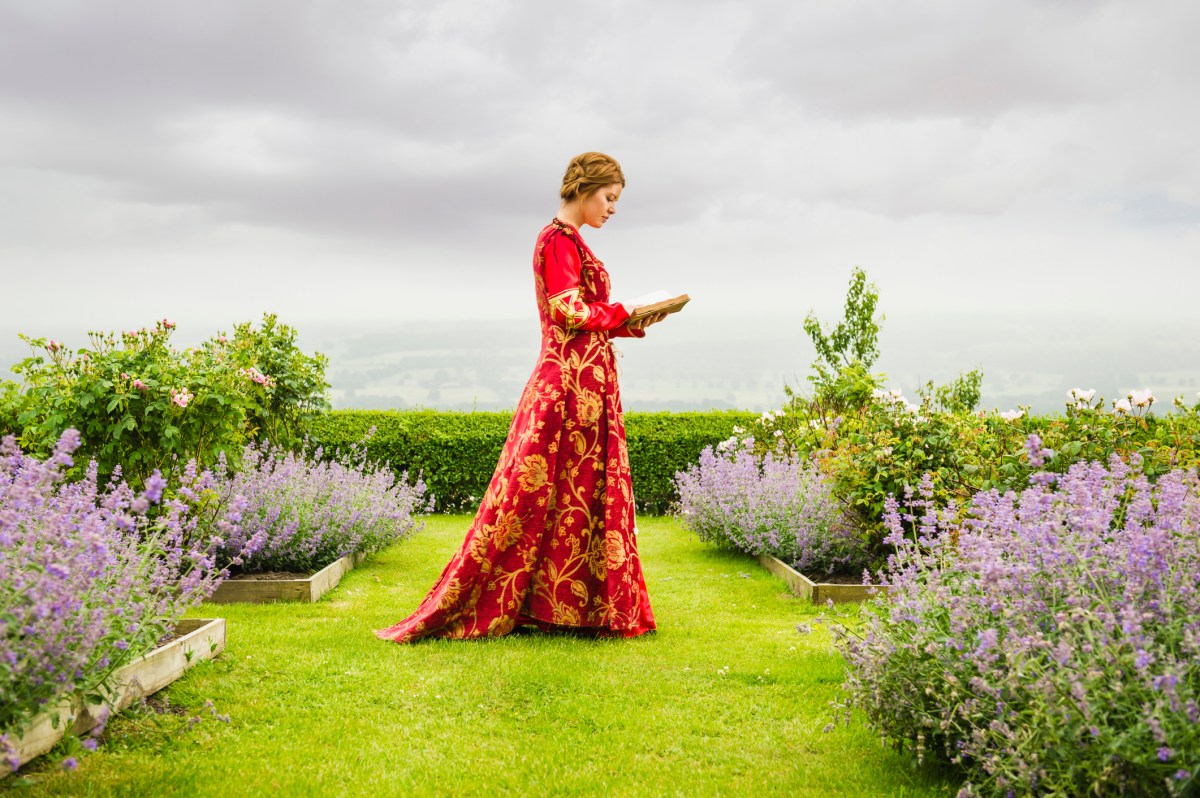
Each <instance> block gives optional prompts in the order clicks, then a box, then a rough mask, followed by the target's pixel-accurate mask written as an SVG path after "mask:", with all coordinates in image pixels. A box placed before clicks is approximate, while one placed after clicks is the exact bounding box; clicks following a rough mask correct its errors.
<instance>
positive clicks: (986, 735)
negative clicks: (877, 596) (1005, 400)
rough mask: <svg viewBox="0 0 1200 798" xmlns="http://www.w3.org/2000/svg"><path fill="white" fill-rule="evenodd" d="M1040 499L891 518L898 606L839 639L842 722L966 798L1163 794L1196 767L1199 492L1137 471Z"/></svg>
mask: <svg viewBox="0 0 1200 798" xmlns="http://www.w3.org/2000/svg"><path fill="white" fill-rule="evenodd" d="M1029 455H1030V462H1031V463H1032V464H1033V465H1034V466H1035V467H1040V465H1042V464H1044V458H1045V457H1046V453H1045V451H1044V450H1043V449H1042V448H1041V444H1040V441H1038V440H1036V436H1030V441H1029ZM1031 482H1032V484H1031V485H1030V487H1028V488H1027V489H1026V490H1025V491H1024V492H1022V493H1020V494H1016V493H1005V494H1001V493H999V492H997V491H994V490H993V491H986V492H982V493H979V494H977V495H976V496H975V497H974V499H973V501H972V503H971V505H970V507H969V508H967V512H966V513H965V515H964V514H963V513H956V512H948V511H943V510H941V509H939V508H936V507H934V506H933V504H932V502H931V501H930V500H929V499H928V498H921V497H916V496H910V497H909V501H910V504H911V507H910V508H909V509H908V511H907V512H905V511H903V510H902V508H901V506H900V504H899V503H898V502H896V501H895V500H893V501H891V502H889V503H888V505H887V512H886V514H885V519H884V520H885V524H886V526H887V527H888V529H889V532H890V534H889V536H888V538H887V540H888V542H889V544H890V545H892V546H894V547H895V550H894V553H893V555H892V556H891V558H890V560H889V563H888V568H887V570H886V571H885V572H884V573H883V574H881V578H882V579H883V581H884V582H885V583H886V584H889V585H890V586H891V587H892V591H891V596H890V600H888V601H876V602H872V603H871V604H868V605H866V606H865V607H864V610H865V618H864V623H863V625H862V626H861V627H860V628H858V629H856V630H855V633H854V634H849V633H848V632H845V631H843V632H842V633H841V635H840V639H839V647H840V648H841V650H842V652H843V654H844V655H845V657H846V660H847V662H848V665H849V669H848V675H847V680H846V683H845V685H844V688H845V694H844V695H845V699H844V707H845V708H847V709H849V708H857V709H859V710H861V711H863V712H865V713H866V715H867V718H868V720H869V721H870V722H871V723H872V724H873V725H874V726H876V727H877V728H878V729H879V730H880V731H881V732H882V733H883V734H884V735H885V736H887V737H888V738H891V739H893V740H897V741H905V742H907V744H908V745H909V746H911V747H912V748H913V750H914V751H918V752H922V751H923V752H926V753H928V754H930V755H934V756H937V757H940V758H942V759H944V760H945V761H948V762H952V763H955V764H957V765H958V766H960V767H961V768H963V770H964V773H965V775H966V776H967V777H968V778H969V780H970V784H971V785H972V790H973V791H974V793H979V794H988V793H992V794H1004V793H1005V792H1007V791H1009V790H1012V791H1014V792H1016V793H1017V794H1052V793H1054V794H1067V795H1074V794H1082V793H1085V792H1089V791H1091V792H1097V793H1108V792H1112V793H1114V794H1115V793H1117V792H1121V791H1123V790H1125V789H1126V788H1127V787H1134V786H1138V787H1140V786H1142V785H1150V784H1162V783H1163V778H1164V777H1165V775H1166V773H1165V772H1164V771H1163V769H1162V768H1163V763H1164V762H1166V761H1168V760H1170V761H1176V760H1178V761H1181V762H1182V761H1186V762H1191V761H1200V725H1198V724H1197V722H1196V719H1197V718H1200V704H1198V703H1197V702H1198V700H1200V583H1198V582H1197V574H1200V535H1198V534H1197V530H1200V477H1198V476H1197V473H1196V472H1195V471H1194V470H1192V471H1182V470H1177V471H1171V472H1168V473H1166V474H1163V475H1161V476H1160V477H1159V478H1158V481H1157V482H1156V483H1153V484H1152V483H1151V481H1150V480H1149V479H1148V478H1147V477H1146V476H1145V475H1144V474H1143V473H1142V469H1141V464H1140V462H1139V461H1138V458H1137V457H1136V456H1134V457H1132V458H1131V461H1130V462H1129V463H1125V462H1122V461H1121V460H1120V459H1117V458H1114V459H1113V460H1112V461H1110V463H1109V464H1108V466H1107V467H1106V466H1104V465H1102V464H1099V463H1076V464H1074V465H1072V466H1071V467H1070V469H1068V471H1067V473H1065V474H1062V475H1059V479H1058V480H1057V482H1056V483H1055V484H1053V485H1051V484H1046V483H1045V482H1042V481H1039V480H1037V479H1034V480H1031ZM906 517H907V518H909V519H912V522H911V523H914V524H915V525H916V526H917V527H918V528H919V534H918V535H916V536H915V537H914V536H913V535H912V534H910V533H909V531H908V530H907V529H906V527H905V518H906ZM1166 772H1170V771H1166ZM974 793H973V794H974Z"/></svg>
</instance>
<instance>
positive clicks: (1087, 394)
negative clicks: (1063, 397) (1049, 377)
mask: <svg viewBox="0 0 1200 798" xmlns="http://www.w3.org/2000/svg"><path fill="white" fill-rule="evenodd" d="M1095 397H1096V389H1095V388H1090V389H1088V390H1086V391H1085V390H1083V389H1082V388H1072V389H1071V390H1069V391H1067V398H1068V399H1070V400H1071V401H1072V402H1075V405H1076V407H1078V406H1079V405H1080V404H1081V403H1083V402H1090V401H1092V399H1094V398H1095Z"/></svg>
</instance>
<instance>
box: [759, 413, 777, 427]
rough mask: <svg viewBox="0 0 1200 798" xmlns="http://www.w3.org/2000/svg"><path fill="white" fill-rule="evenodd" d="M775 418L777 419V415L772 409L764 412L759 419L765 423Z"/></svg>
mask: <svg viewBox="0 0 1200 798" xmlns="http://www.w3.org/2000/svg"><path fill="white" fill-rule="evenodd" d="M774 420H775V415H774V414H773V413H772V412H771V411H770V410H768V411H767V412H765V413H763V414H762V418H760V419H759V421H761V422H762V423H764V424H769V423H770V422H772V421H774Z"/></svg>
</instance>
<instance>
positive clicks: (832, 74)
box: [0, 0, 1200, 368]
mask: <svg viewBox="0 0 1200 798" xmlns="http://www.w3.org/2000/svg"><path fill="white" fill-rule="evenodd" d="M1198 31H1200V3H1196V2H1194V0H1139V2H1084V1H1083V0H1058V1H1056V2H1028V1H1026V0H998V1H996V2H968V1H965V0H928V1H926V2H904V3H897V2H836V3H835V2H826V1H821V2H805V1H803V0H778V1H776V0H772V1H771V2H745V0H742V1H741V2H718V1H713V2H697V0H655V2H634V1H630V2H625V1H623V0H610V2H607V3H603V4H582V3H571V2H564V1H563V0H557V1H556V2H549V1H548V0H546V1H540V0H539V1H525V2H504V1H503V0H477V1H476V2H443V1H442V0H439V1H438V2H347V1H346V0H341V1H339V2H299V0H280V1H278V2H264V1H262V0H257V1H256V0H236V1H228V0H205V2H202V3H184V2H164V1H163V0H146V1H144V2H129V1H127V0H106V2H103V3H99V2H95V1H94V0H78V1H77V2H59V1H58V0H15V1H14V2H6V3H4V4H2V5H0V270H2V272H3V281H2V283H0V292H3V294H4V297H5V300H6V301H5V302H4V303H3V308H4V310H3V311H2V313H3V315H4V317H5V318H4V321H3V324H2V325H0V326H4V327H5V328H18V329H22V330H25V331H28V332H31V333H34V334H41V335H54V333H55V331H56V330H61V329H66V328H67V327H68V326H71V327H72V328H74V327H86V326H95V327H103V328H123V327H128V326H140V325H141V324H145V323H148V322H150V321H152V320H153V319H155V318H161V317H163V316H168V317H171V318H173V319H176V320H177V321H179V322H180V324H181V329H182V327H183V326H184V325H187V326H188V327H190V328H191V329H194V330H195V331H196V332H195V336H194V337H196V338H199V337H206V336H207V335H209V334H211V333H212V332H215V331H216V330H217V328H220V327H227V326H229V325H230V324H231V323H232V322H234V321H238V320H244V319H250V318H255V317H257V316H259V315H260V314H261V313H262V312H263V311H265V310H270V311H275V312H278V313H279V314H280V315H281V316H282V318H283V319H284V320H285V321H289V322H291V323H293V324H295V325H297V326H299V327H301V328H302V329H303V327H304V324H305V323H306V322H310V323H316V322H318V321H326V322H328V321H334V322H351V323H353V322H355V321H357V320H370V321H373V322H386V321H389V320H394V321H411V320H414V319H424V318H434V317H438V318H443V319H450V320H461V322H462V323H463V324H466V325H470V324H479V325H480V329H481V335H486V324H485V323H484V322H485V321H486V320H487V319H499V318H514V319H515V318H521V317H528V316H532V315H533V313H534V309H533V302H532V296H531V294H532V280H531V277H530V258H531V253H532V247H533V242H534V238H535V237H536V234H537V232H538V230H539V229H540V228H541V227H542V226H543V225H544V224H545V223H546V222H547V221H549V219H550V218H551V217H552V216H553V215H554V213H555V212H556V210H557V208H558V201H557V190H558V186H559V183H560V180H561V176H562V172H563V169H564V167H565V166H566V162H567V161H568V159H569V158H570V157H571V156H572V155H575V154H576V153H578V152H582V151H584V150H592V149H597V150H602V151H606V152H609V153H611V154H612V155H614V156H615V157H617V158H618V159H619V160H620V161H621V163H622V165H623V167H624V170H625V174H626V177H627V179H628V185H627V187H626V190H625V193H624V194H623V196H622V198H621V200H620V203H619V205H618V213H617V215H616V217H615V218H614V219H613V220H612V221H610V222H609V224H608V225H607V226H606V228H605V229H604V230H602V231H590V230H585V236H586V238H587V239H588V242H589V243H590V244H591V245H592V248H593V249H594V250H596V252H597V254H598V255H599V256H600V258H601V259H603V260H604V261H605V262H606V263H607V264H608V267H609V270H610V272H611V273H612V275H613V280H614V283H615V286H616V292H617V294H618V296H620V295H625V296H632V295H637V294H641V293H645V292H647V291H650V290H654V289H659V288H662V289H666V290H669V291H672V292H674V291H681V292H682V291H686V292H688V293H690V294H691V295H692V297H693V304H692V306H691V307H689V309H688V311H686V312H685V313H684V314H681V315H680V316H679V317H677V318H673V319H672V320H671V325H672V329H671V330H666V329H665V325H664V328H659V330H661V331H662V332H661V333H660V334H661V335H664V336H674V337H686V336H688V335H689V334H690V333H689V330H691V331H695V330H697V329H698V327H699V326H700V325H704V326H706V327H707V326H709V325H711V324H713V323H714V322H715V323H719V322H720V321H721V320H723V319H727V320H734V321H736V323H737V324H738V325H740V326H741V327H745V326H746V325H750V326H752V327H756V329H754V330H751V332H753V333H767V334H769V332H770V330H771V329H772V326H771V325H772V324H774V323H775V321H776V320H777V319H779V318H780V317H781V316H782V317H788V318H792V319H795V318H797V317H802V316H803V315H804V314H805V313H806V312H807V311H808V310H809V309H816V310H818V312H820V313H822V314H823V315H825V316H827V317H829V318H833V317H834V316H835V315H836V311H837V309H838V308H839V307H840V303H841V300H842V297H843V295H844V289H845V285H846V282H847V279H848V277H849V274H850V270H851V268H852V267H853V266H855V265H859V266H862V267H863V268H864V269H865V270H866V271H867V274H868V275H869V276H870V277H871V278H872V279H873V280H874V281H875V282H876V283H877V284H878V285H879V288H880V291H881V294H882V303H881V304H882V306H883V308H884V309H885V311H886V312H887V314H888V317H889V318H891V319H899V320H901V323H903V324H906V325H908V326H910V327H911V326H912V325H913V324H914V323H916V322H914V320H920V319H922V318H927V319H928V320H929V321H928V323H929V325H930V326H931V327H936V325H937V324H938V323H939V319H941V318H943V317H945V316H946V315H948V314H956V315H958V316H959V317H961V316H964V315H965V316H971V315H975V314H978V315H981V316H982V315H990V316H992V317H995V316H1001V317H1009V318H1014V319H1015V318H1020V319H1025V320H1027V321H1026V322H1025V323H1027V325H1029V327H1030V328H1032V329H1037V328H1038V325H1039V324H1041V323H1043V322H1045V321H1047V320H1048V319H1051V318H1052V317H1056V316H1057V317H1061V316H1063V315H1065V314H1076V313H1079V314H1086V315H1088V317H1089V318H1092V319H1102V320H1110V321H1111V325H1112V326H1113V327H1114V328H1119V329H1124V330H1127V331H1128V333H1127V334H1128V336H1130V337H1136V336H1139V335H1145V336H1148V337H1154V336H1155V335H1159V334H1162V330H1163V329H1166V328H1161V329H1160V328H1159V327H1158V326H1156V325H1158V324H1159V322H1162V321H1166V320H1169V321H1170V322H1171V324H1172V325H1174V326H1173V327H1171V328H1170V329H1171V330H1174V331H1175V332H1176V333H1177V331H1178V329H1179V325H1180V324H1181V323H1182V324H1184V325H1185V327H1186V325H1188V324H1191V325H1192V326H1191V328H1190V329H1194V330H1195V331H1196V332H1197V334H1198V335H1200V326H1198V325H1197V324H1196V323H1194V322H1192V321H1189V320H1192V319H1194V317H1195V314H1194V311H1193V308H1194V305H1195V303H1196V297H1197V295H1198V294H1200V276H1198V275H1200V271H1198V269H1197V266H1198V264H1200V258H1198V256H1200V147H1197V142H1198V141H1200V102H1198V101H1197V100H1198V96H1200V95H1198V94H1197V91H1198V88H1197V87H1198V86H1200V48H1198V47H1196V34H1197V32H1198ZM756 306H760V307H761V308H762V309H763V312H760V313H757V314H756V315H748V311H749V310H751V309H752V308H755V307H756ZM689 325H691V326H689ZM795 327H796V324H795V323H794V322H793V323H791V325H790V329H793V330H794V328H795ZM639 345H641V344H639ZM645 345H649V344H645ZM974 365H976V364H975V363H970V362H968V363H964V364H963V366H964V368H967V367H971V366H974Z"/></svg>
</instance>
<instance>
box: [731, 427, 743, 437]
mask: <svg viewBox="0 0 1200 798" xmlns="http://www.w3.org/2000/svg"><path fill="white" fill-rule="evenodd" d="M745 431H746V430H744V429H743V428H741V427H734V428H733V434H734V435H741V434H742V433H743V432H745Z"/></svg>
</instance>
